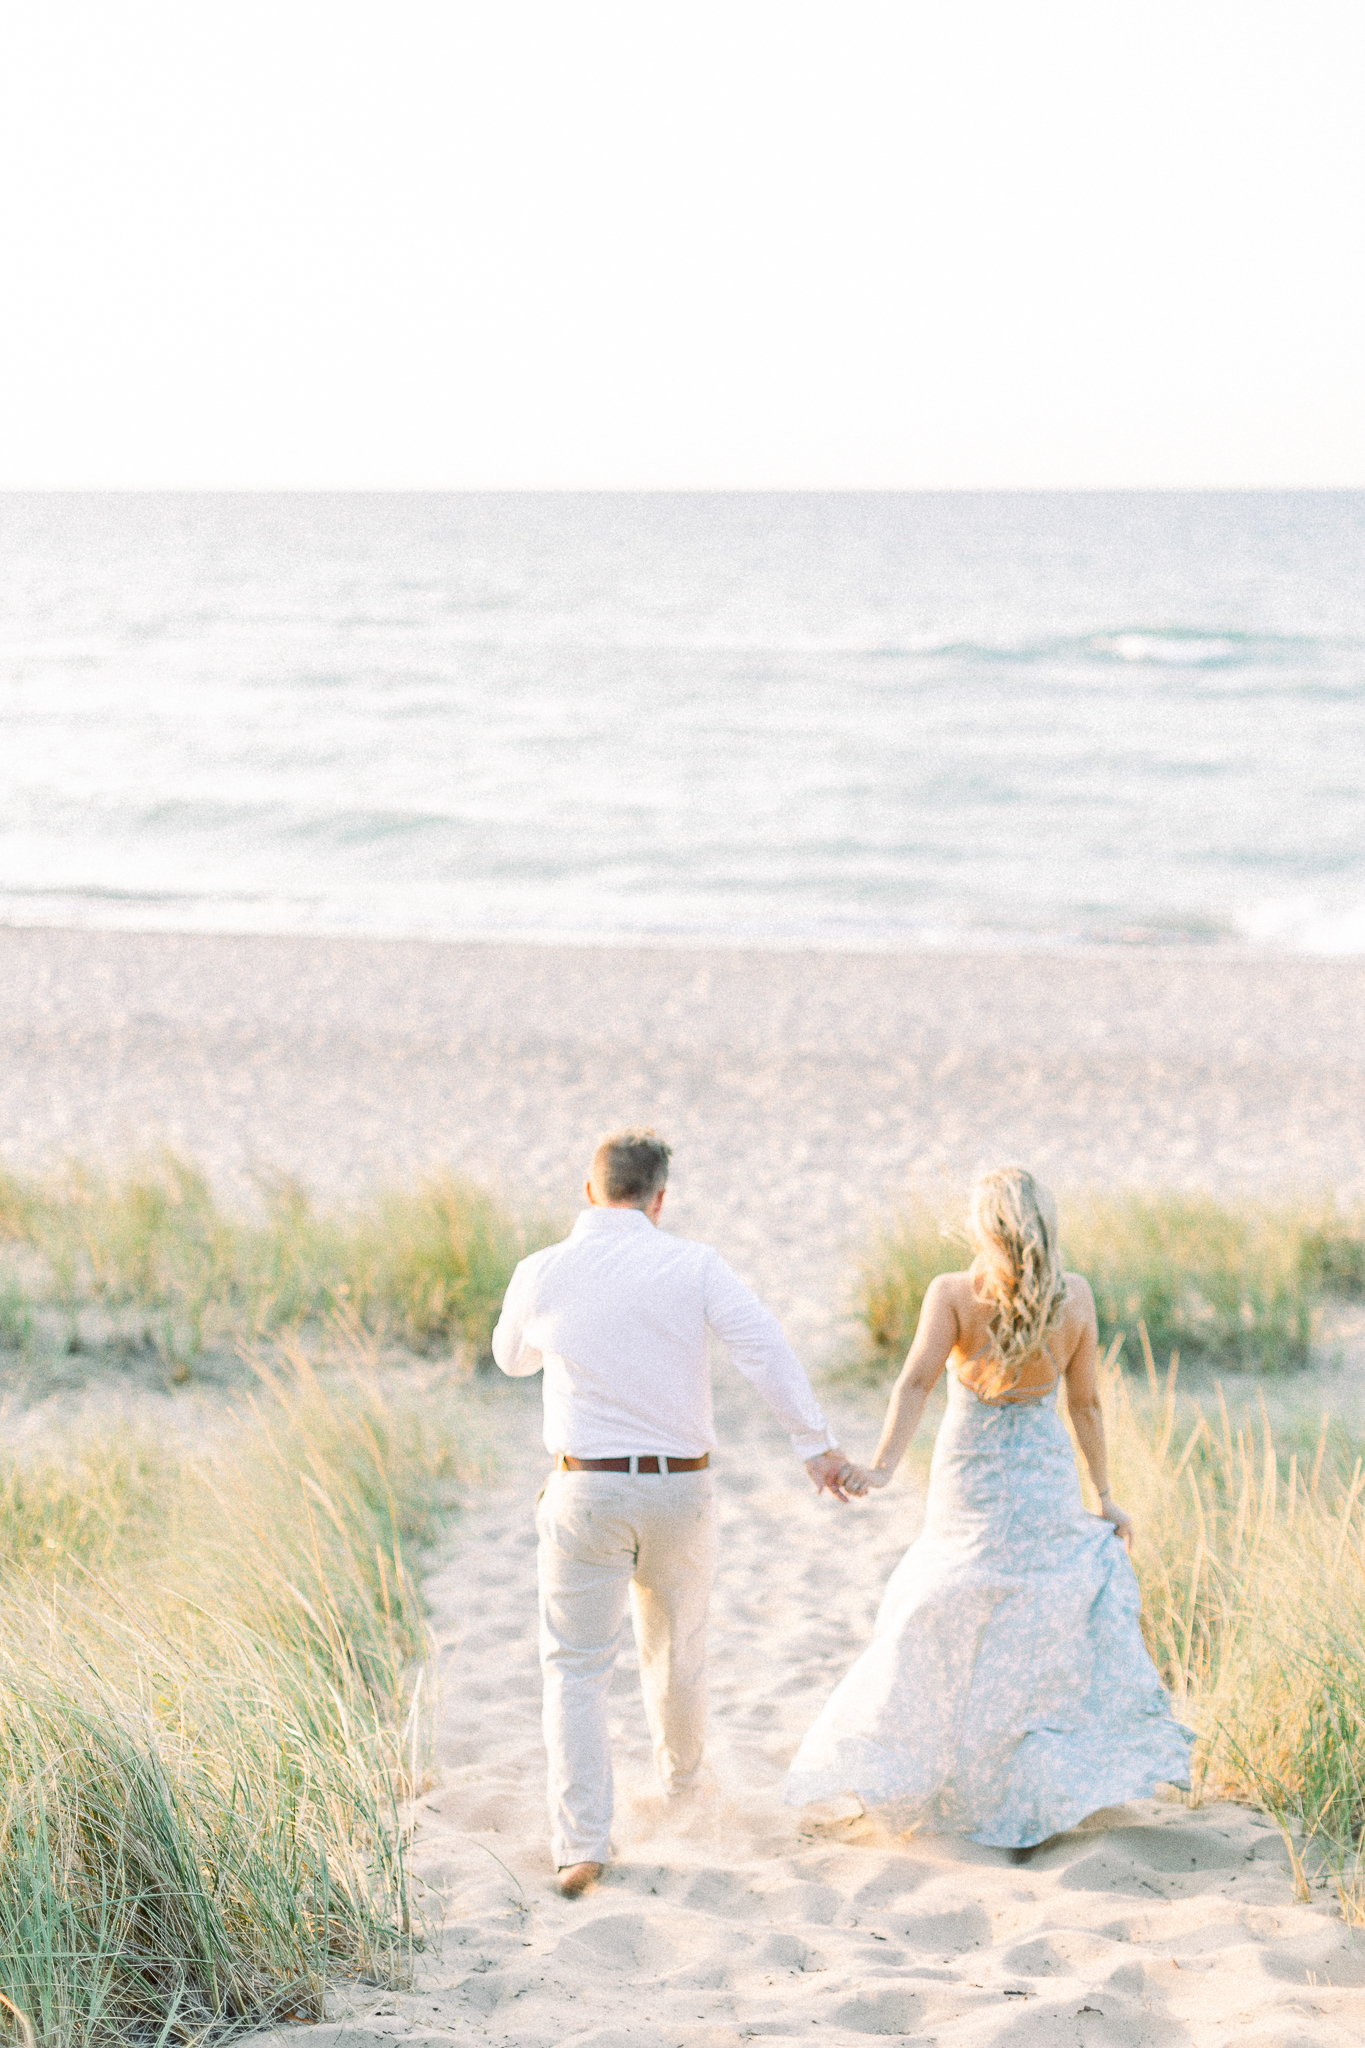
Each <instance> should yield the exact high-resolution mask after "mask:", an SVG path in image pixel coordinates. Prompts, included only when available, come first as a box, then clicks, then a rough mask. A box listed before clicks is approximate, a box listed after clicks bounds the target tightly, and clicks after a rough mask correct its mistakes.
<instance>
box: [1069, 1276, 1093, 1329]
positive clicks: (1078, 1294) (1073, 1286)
mask: <svg viewBox="0 0 1365 2048" xmlns="http://www.w3.org/2000/svg"><path fill="white" fill-rule="evenodd" d="M1062 1278H1063V1279H1064V1280H1065V1281H1066V1308H1065V1310H1064V1313H1065V1314H1066V1315H1067V1316H1068V1317H1071V1316H1075V1317H1076V1318H1077V1319H1078V1320H1080V1321H1083V1322H1091V1323H1093V1322H1094V1321H1095V1297H1094V1294H1093V1293H1092V1292H1091V1288H1090V1282H1089V1281H1088V1280H1087V1279H1086V1277H1085V1275H1084V1273H1064V1274H1063V1275H1062Z"/></svg>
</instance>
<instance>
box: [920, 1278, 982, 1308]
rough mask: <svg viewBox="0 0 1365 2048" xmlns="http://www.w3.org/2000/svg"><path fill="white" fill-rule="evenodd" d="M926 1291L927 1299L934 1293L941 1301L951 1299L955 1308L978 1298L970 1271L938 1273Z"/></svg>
mask: <svg viewBox="0 0 1365 2048" xmlns="http://www.w3.org/2000/svg"><path fill="white" fill-rule="evenodd" d="M924 1292H925V1299H926V1300H927V1299H928V1297H929V1296H930V1295H931V1294H933V1295H935V1296H936V1297H937V1298H938V1299H939V1300H940V1301H950V1302H951V1303H952V1304H953V1306H954V1308H956V1307H957V1306H958V1305H959V1304H960V1303H964V1302H974V1301H975V1300H976V1295H975V1293H974V1291H973V1288H972V1276H971V1274H970V1273H936V1274H935V1275H934V1277H933V1279H932V1280H931V1281H930V1282H929V1285H928V1287H926V1289H925V1290H924Z"/></svg>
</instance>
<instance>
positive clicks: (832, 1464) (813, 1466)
mask: <svg viewBox="0 0 1365 2048" xmlns="http://www.w3.org/2000/svg"><path fill="white" fill-rule="evenodd" d="M806 1470H807V1471H808V1472H809V1473H810V1476H811V1479H812V1481H813V1482H814V1486H815V1491H816V1492H817V1493H832V1494H833V1495H834V1498H835V1499H836V1500H851V1499H852V1498H853V1496H852V1494H851V1493H849V1491H848V1489H847V1484H846V1482H847V1481H848V1480H849V1479H851V1478H852V1476H853V1473H854V1470H855V1468H854V1466H853V1465H852V1464H851V1463H850V1461H849V1460H848V1459H847V1458H846V1457H845V1456H844V1454H843V1452H842V1451H821V1453H820V1455H819V1457H818V1458H807V1460H806Z"/></svg>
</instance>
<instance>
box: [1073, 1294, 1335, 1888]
mask: <svg viewBox="0 0 1365 2048" xmlns="http://www.w3.org/2000/svg"><path fill="white" fill-rule="evenodd" d="M1144 1334H1145V1333H1144ZM1144 1349H1145V1352H1146V1367H1147V1371H1146V1375H1145V1378H1143V1379H1139V1380H1136V1381H1135V1380H1134V1379H1133V1378H1131V1377H1129V1376H1127V1375H1124V1374H1122V1373H1120V1372H1119V1371H1118V1369H1117V1365H1116V1364H1115V1363H1114V1361H1113V1359H1112V1357H1111V1359H1110V1360H1109V1362H1108V1363H1107V1366H1106V1370H1105V1372H1104V1375H1103V1383H1104V1402H1105V1418H1106V1429H1107V1433H1108V1438H1109V1444H1110V1460H1111V1466H1112V1469H1113V1473H1114V1485H1115V1489H1116V1491H1117V1493H1118V1495H1119V1498H1120V1499H1121V1500H1122V1501H1123V1503H1124V1505H1125V1506H1126V1507H1127V1508H1128V1509H1129V1510H1130V1512H1131V1513H1132V1514H1133V1515H1134V1516H1135V1518H1136V1522H1137V1527H1138V1530H1139V1540H1138V1543H1137V1545H1136V1548H1135V1551H1134V1559H1133V1561H1134V1564H1135V1565H1136V1567H1137V1572H1138V1577H1139V1579H1140V1581H1141V1583H1142V1592H1143V1625H1144V1628H1145V1630H1146V1633H1147V1638H1148V1644H1149V1647H1150V1649H1151V1651H1152V1655H1153V1656H1154V1658H1155V1659H1156V1661H1157V1664H1158V1666H1159V1668H1160V1669H1161V1671H1162V1674H1163V1676H1164V1677H1165V1679H1166V1681H1167V1683H1168V1684H1169V1685H1170V1686H1171V1688H1172V1691H1173V1693H1174V1695H1175V1699H1176V1704H1177V1710H1178V1711H1179V1712H1181V1713H1182V1715H1183V1716H1184V1717H1185V1718H1187V1719H1188V1720H1189V1721H1190V1722H1191V1724H1192V1725H1193V1726H1195V1727H1197V1728H1198V1730H1199V1732H1200V1735H1201V1736H1202V1738H1203V1740H1202V1742H1201V1744H1200V1747H1199V1750H1198V1752H1197V1769H1198V1771H1199V1774H1200V1788H1199V1789H1202V1791H1203V1792H1205V1793H1212V1794H1217V1795H1219V1796H1227V1797H1232V1798H1239V1799H1247V1800H1251V1801H1253V1802H1254V1803H1256V1804H1257V1805H1260V1806H1263V1807H1264V1808H1265V1809H1266V1811H1267V1812H1269V1813H1270V1814H1272V1815H1273V1816H1274V1817H1275V1818H1276V1819H1277V1820H1278V1821H1279V1822H1280V1823H1281V1825H1282V1826H1284V1827H1285V1829H1286V1835H1287V1839H1289V1841H1290V1845H1291V1849H1293V1850H1294V1853H1295V1855H1296V1857H1297V1856H1298V1855H1299V1854H1300V1853H1301V1852H1300V1849H1299V1847H1298V1846H1297V1845H1296V1843H1295V1839H1294V1836H1295V1832H1296V1830H1301V1831H1302V1834H1303V1836H1304V1837H1306V1840H1307V1843H1308V1844H1309V1845H1311V1849H1312V1852H1313V1853H1314V1854H1316V1855H1317V1856H1318V1857H1319V1858H1321V1859H1322V1860H1324V1861H1325V1862H1326V1864H1327V1865H1328V1867H1329V1868H1330V1869H1331V1871H1332V1873H1333V1876H1334V1878H1335V1881H1336V1884H1337V1888H1338V1890H1339V1893H1340V1896H1341V1901H1342V1905H1343V1909H1344V1911H1345V1913H1346V1917H1347V1919H1348V1920H1350V1921H1352V1922H1355V1923H1365V1858H1362V1833H1363V1832H1365V1659H1362V1655H1361V1645H1362V1643H1363V1642H1365V1465H1363V1464H1362V1461H1361V1459H1360V1458H1359V1456H1357V1455H1355V1453H1354V1447H1351V1449H1350V1450H1349V1451H1347V1453H1346V1455H1345V1457H1344V1458H1343V1440H1342V1438H1341V1437H1340V1436H1339V1435H1337V1436H1336V1437H1335V1438H1334V1435H1333V1432H1332V1431H1331V1429H1330V1427H1329V1424H1328V1420H1327V1418H1326V1417H1324V1418H1323V1422H1322V1426H1321V1429H1320V1431H1319V1432H1318V1434H1317V1439H1316V1442H1315V1443H1313V1442H1310V1443H1309V1444H1308V1445H1306V1446H1305V1448H1304V1451H1303V1452H1302V1453H1301V1452H1300V1450H1299V1449H1297V1448H1295V1449H1288V1448H1287V1447H1284V1446H1280V1445H1277V1443H1276V1441H1275V1437H1274V1433H1273V1431H1272V1428H1271V1423H1270V1419H1269V1416H1268V1414H1267V1411H1266V1408H1265V1403H1264V1401H1261V1402H1260V1403H1258V1407H1257V1409H1256V1411H1255V1412H1250V1411H1248V1412H1245V1413H1241V1414H1235V1413H1230V1412H1229V1409H1228V1405H1227V1402H1226V1400H1225V1399H1224V1397H1223V1393H1222V1389H1221V1388H1218V1389H1216V1391H1215V1394H1214V1396H1213V1398H1212V1400H1211V1401H1203V1402H1200V1401H1192V1400H1189V1399H1182V1398H1181V1396H1180V1393H1179V1381H1178V1371H1179V1367H1178V1360H1176V1359H1172V1361H1171V1364H1170V1366H1169V1367H1168V1368H1167V1370H1166V1371H1165V1372H1164V1373H1161V1374H1158V1372H1157V1369H1156V1366H1155V1364H1154V1362H1153V1358H1152V1353H1151V1350H1150V1347H1147V1346H1144ZM1302 1853H1308V1851H1307V1850H1306V1849H1305V1850H1304V1851H1303V1852H1302ZM1296 1867H1297V1868H1298V1872H1299V1879H1300V1883H1301V1884H1302V1880H1303V1873H1302V1866H1301V1864H1300V1865H1297V1866H1296Z"/></svg>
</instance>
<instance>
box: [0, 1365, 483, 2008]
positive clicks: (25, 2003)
mask: <svg viewBox="0 0 1365 2048" xmlns="http://www.w3.org/2000/svg"><path fill="white" fill-rule="evenodd" d="M349 1350H350V1359H349V1363H348V1364H347V1365H346V1366H345V1367H344V1369H343V1368H342V1367H340V1366H338V1365H337V1364H335V1363H334V1364H332V1365H331V1366H330V1367H328V1368H327V1369H326V1370H324V1371H319V1370H317V1369H315V1367H314V1366H313V1365H310V1364H309V1362H308V1361H307V1359H306V1358H305V1357H304V1356H303V1353H302V1352H301V1351H300V1350H299V1349H298V1348H297V1347H292V1346H291V1347H286V1349H285V1350H284V1351H282V1352H278V1353H276V1354H275V1355H274V1357H273V1359H272V1361H270V1362H265V1361H262V1363H261V1368H260V1383H259V1389H258V1391H257V1392H256V1394H255V1395H254V1396H253V1397H251V1399H250V1400H249V1401H248V1402H247V1403H246V1404H245V1405H244V1406H243V1407H242V1409H241V1411H240V1412H239V1413H238V1414H237V1415H236V1416H235V1418H234V1419H233V1420H232V1421H231V1423H230V1424H229V1425H227V1426H225V1428H224V1430H223V1431H222V1432H220V1436H219V1440H218V1441H217V1442H216V1444H215V1446H214V1447H213V1448H212V1449H211V1450H197V1449H179V1448H177V1447H176V1445H175V1444H174V1443H172V1442H168V1441H167V1440H166V1439H165V1438H164V1436H163V1437H161V1438H154V1437H152V1436H150V1435H148V1434H145V1433H144V1434H139V1433H137V1432H136V1431H133V1430H131V1429H127V1428H125V1429H123V1430H122V1431H115V1432H114V1433H113V1434H109V1433H106V1434H105V1435H104V1436H102V1437H96V1436H91V1437H88V1438H87V1439H86V1440H85V1441H83V1442H77V1443H76V1444H74V1445H71V1444H68V1443H66V1442H62V1443H60V1444H57V1443H49V1444H48V1445H47V1446H46V1447H45V1448H43V1447H36V1448H31V1449H29V1450H28V1451H27V1452H26V1453H25V1454H23V1455H9V1456H6V1457H5V1458H4V1459H3V1460H0V1996H3V1998H4V2000H5V2001H7V2009H8V2010H11V2011H12V2012H17V2013H18V2014H21V2015H23V2016H24V2019H25V2020H26V2021H27V2023H28V2024H29V2025H30V2026H31V2028H32V2030H33V2034H34V2036H35V2038H36V2039H37V2040H38V2041H39V2042H41V2043H43V2044H44V2048H133V2044H142V2043H153V2042H170V2041H199V2042H209V2041H212V2040H214V2039H217V2038H221V2037H223V2036H225V2035H227V2034H229V2033H231V2032H232V2031H234V2030H239V2029H240V2028H241V2027H243V2026H244V2025H246V2024H247V2023H263V2022H265V2021H269V2020H271V2019H275V2018H283V2017H285V2016H290V2015H292V2016H296V2017H299V2018H302V2019H317V2018H320V2017H321V2014H322V1993H323V1987H324V1984H325V1982H326V1980H327V1979H328V1977H329V1976H334V1975H336V1974H337V1973H339V1972H340V1973H349V1974H355V1975H360V1976H363V1977H365V1978H368V1979H372V1980H374V1981H377V1982H380V1983H391V1982H396V1981H400V1980H401V1978H402V1976H403V1974H404V1972H405V1970H406V1967H407V1961H408V1957H409V1954H410V1950H411V1945H412V1941H413V1938H414V1936H413V1912H412V1904H411V1898H410V1888H409V1881H408V1875H407V1870H406V1865H405V1853H404V1832H403V1823H402V1814H401V1805H402V1802H403V1801H404V1800H405V1799H407V1798H408V1797H410V1796H411V1794H412V1792H413V1791H414V1790H415V1788H416V1785H417V1783H419V1782H420V1777H421V1772H422V1768H423V1765H422V1756H423V1747H424V1745H423V1734H422V1730H423V1708H422V1686H421V1680H420V1676H418V1674H420V1673H421V1671H422V1668H423V1666H422V1661H421V1659H422V1652H423V1628H422V1622H421V1615H420V1609H419V1602H418V1597H417V1593H416V1589H415V1586H414V1583H413V1580H412V1577H411V1573H410V1567H409V1558H410V1555H411V1553H412V1551H413V1549H414V1547H415V1546H417V1545H419V1544H421V1543H423V1542H425V1541H427V1540H428V1539H429V1538H430V1537H431V1535H432V1534H433V1532H434V1530H435V1527H436V1526H437V1520H438V1517H439V1516H440V1514H441V1513H442V1511H443V1508H444V1507H445V1506H446V1505H448V1504H449V1500H450V1495H451V1488H452V1485H453V1483H454V1477H455V1469H456V1461H457V1458H458V1456H459V1445H458V1439H457V1433H456V1423H457V1420H458V1411H457V1410H456V1409H455V1408H454V1406H453V1402H454V1400H455V1398H456V1396H455V1395H454V1394H453V1393H451V1394H447V1393H446V1392H445V1391H444V1385H445V1383H444V1381H443V1382H442V1383H441V1384H439V1385H438V1384H435V1383H433V1381H432V1370H433V1369H431V1368H416V1369H414V1371H415V1373H416V1380H414V1371H410V1372H409V1373H408V1374H406V1375H405V1376H402V1377H401V1378H399V1377H397V1376H393V1377H392V1381H391V1385H390V1387H389V1388H388V1389H387V1390H386V1387H385V1386H384V1385H383V1384H381V1382H380V1380H379V1379H378V1378H377V1377H376V1375H375V1373H374V1371H373V1370H371V1369H370V1368H368V1367H367V1366H366V1365H365V1364H364V1363H363V1361H362V1359H361V1358H360V1356H359V1353H358V1351H357V1348H356V1347H355V1346H354V1345H353V1344H352V1345H351V1346H350V1347H349ZM419 1382H420V1384H419ZM394 1385H396V1386H398V1387H399V1388H400V1389H401V1391H399V1392H394V1391H393V1390H392V1387H393V1386H394ZM13 2024H14V2025H16V2026H19V2028H20V2031H21V2032H22V2031H23V2028H22V2025H21V2024H20V2022H18V2021H15V2022H13Z"/></svg>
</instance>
